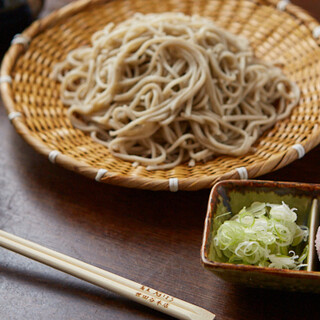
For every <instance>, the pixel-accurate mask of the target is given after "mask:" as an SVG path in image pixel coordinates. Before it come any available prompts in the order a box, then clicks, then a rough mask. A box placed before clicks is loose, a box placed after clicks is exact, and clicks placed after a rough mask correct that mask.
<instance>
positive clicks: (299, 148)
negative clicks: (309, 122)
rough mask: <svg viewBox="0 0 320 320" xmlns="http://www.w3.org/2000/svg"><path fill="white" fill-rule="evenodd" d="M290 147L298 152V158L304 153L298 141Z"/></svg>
mask: <svg viewBox="0 0 320 320" xmlns="http://www.w3.org/2000/svg"><path fill="white" fill-rule="evenodd" d="M292 148H293V149H295V150H296V151H297V152H298V158H299V159H301V158H302V157H303V156H304V155H305V154H306V151H305V150H304V147H303V145H302V144H300V143H297V144H295V145H293V146H292Z"/></svg>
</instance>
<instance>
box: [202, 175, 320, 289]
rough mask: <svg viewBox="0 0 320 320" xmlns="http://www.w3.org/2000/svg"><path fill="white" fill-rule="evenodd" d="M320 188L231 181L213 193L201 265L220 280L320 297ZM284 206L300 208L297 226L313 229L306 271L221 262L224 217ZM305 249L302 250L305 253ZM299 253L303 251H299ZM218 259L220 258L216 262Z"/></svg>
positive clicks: (284, 183) (266, 182)
mask: <svg viewBox="0 0 320 320" xmlns="http://www.w3.org/2000/svg"><path fill="white" fill-rule="evenodd" d="M319 200H320V185H316V184H304V183H291V182H290V183H289V182H273V181H259V180H242V181H239V180H228V181H222V182H219V183H217V184H216V185H215V186H214V187H213V188H212V190H211V193H210V198H209V203H208V210H207V216H206V221H205V227H204V234H203V243H202V248H201V261H202V264H203V266H204V267H205V268H206V269H208V270H210V271H212V272H213V273H214V274H216V275H217V276H219V277H220V278H222V279H224V280H227V281H230V282H233V283H236V284H241V285H246V286H251V287H262V288H274V289H284V290H290V291H311V292H317V293H320V266H319V263H318V259H317V257H316V252H315V248H314V247H315V246H314V238H315V231H316V228H317V227H318V226H319V220H318V219H319V207H318V205H317V203H318V201H319ZM255 201H258V202H269V203H279V204H280V203H281V202H282V201H284V202H285V203H286V204H288V205H289V207H290V208H292V207H294V208H297V216H298V217H297V221H296V222H297V224H299V225H306V226H308V227H309V228H310V230H309V231H310V234H309V253H308V259H307V267H306V268H304V269H302V270H286V269H275V268H267V267H259V266H251V265H241V264H231V263H226V262H221V261H218V259H219V258H218V257H217V255H216V254H215V247H214V243H213V238H214V236H215V234H216V232H217V230H218V228H219V226H220V225H221V224H222V223H223V222H224V220H227V219H230V216H228V217H227V216H224V217H219V219H215V217H217V216H218V215H221V214H222V213H226V212H231V213H232V214H233V213H238V212H239V210H241V209H242V208H243V207H244V206H246V207H249V206H250V205H251V204H252V202H255ZM302 249H303V248H300V250H302ZM298 250H299V249H298ZM215 257H216V258H215Z"/></svg>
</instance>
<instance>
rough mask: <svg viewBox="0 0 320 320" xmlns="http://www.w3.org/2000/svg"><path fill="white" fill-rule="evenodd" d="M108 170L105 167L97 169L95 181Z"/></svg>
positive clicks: (99, 179)
mask: <svg viewBox="0 0 320 320" xmlns="http://www.w3.org/2000/svg"><path fill="white" fill-rule="evenodd" d="M107 172H108V170H107V169H99V170H98V172H97V175H96V177H95V178H94V179H95V180H96V181H98V182H100V181H101V179H102V177H103V176H104V175H105V174H106V173H107Z"/></svg>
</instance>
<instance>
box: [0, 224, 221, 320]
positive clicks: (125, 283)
mask: <svg viewBox="0 0 320 320" xmlns="http://www.w3.org/2000/svg"><path fill="white" fill-rule="evenodd" d="M0 246H2V247H4V248H6V249H8V250H11V251H14V252H16V253H19V254H22V255H24V256H26V257H28V258H31V259H33V260H36V261H38V262H41V263H44V264H46V265H48V266H50V267H53V268H55V269H57V270H60V271H62V272H65V273H68V274H70V275H73V276H75V277H77V278H79V279H82V280H85V281H87V282H90V283H92V284H95V285H97V286H99V287H102V288H104V289H108V290H110V291H113V292H115V293H117V294H119V295H122V296H125V297H126V298H128V299H131V300H134V301H136V302H138V303H141V304H143V305H146V306H148V307H150V308H153V309H156V310H158V311H160V312H163V313H166V314H169V315H170V316H173V317H175V318H177V319H189V320H213V319H214V318H215V315H214V314H213V313H211V312H209V311H207V310H205V309H203V308H200V307H198V306H195V305H193V304H191V303H188V302H185V301H183V300H180V299H177V298H174V297H172V296H170V295H167V294H165V293H163V292H160V291H158V290H155V289H152V288H149V287H147V286H145V285H142V284H139V283H136V282H134V281H131V280H128V279H126V278H123V277H120V276H118V275H116V274H113V273H111V272H108V271H105V270H103V269H100V268H97V267H94V266H92V265H90V264H87V263H85V262H82V261H80V260H77V259H74V258H71V257H69V256H66V255H64V254H61V253H59V252H56V251H54V250H50V249H48V248H46V247H43V246H40V245H38V244H36V243H34V242H31V241H28V240H25V239H23V238H20V237H17V236H15V235H13V234H10V233H8V232H5V231H2V230H0Z"/></svg>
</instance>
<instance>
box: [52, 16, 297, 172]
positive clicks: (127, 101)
mask: <svg viewBox="0 0 320 320" xmlns="http://www.w3.org/2000/svg"><path fill="white" fill-rule="evenodd" d="M91 42H92V45H91V47H82V48H78V49H76V50H74V51H72V52H70V53H69V54H68V55H67V57H66V59H65V61H63V62H61V63H59V64H57V65H56V67H55V70H54V75H55V77H56V79H58V81H60V82H61V97H62V101H63V103H64V104H65V105H67V106H69V109H68V116H69V118H70V120H71V122H72V124H73V125H74V126H75V127H77V128H79V129H81V130H83V131H86V132H90V134H91V136H92V138H93V139H94V140H96V141H98V142H99V143H102V144H104V145H106V146H107V147H108V148H109V150H110V152H111V154H112V155H114V156H116V157H119V158H121V159H124V160H128V161H132V162H133V163H134V164H135V165H138V164H142V165H145V166H147V169H150V170H153V169H169V168H172V167H175V166H177V165H178V164H180V163H182V162H186V161H188V162H189V165H194V164H195V162H197V161H207V160H208V159H211V158H212V157H214V156H217V155H222V154H223V155H232V156H239V155H243V154H245V153H247V152H248V151H249V150H250V148H251V146H252V144H253V143H254V142H255V141H256V140H257V138H258V137H259V136H260V135H261V133H262V132H263V131H265V130H266V129H268V128H270V127H271V126H273V125H274V124H275V122H276V121H278V120H279V119H283V118H285V117H287V116H288V115H289V114H290V112H291V110H292V108H293V107H294V106H295V105H296V104H297V102H298V99H299V89H298V87H297V86H296V85H295V84H294V83H293V82H291V81H290V80H289V79H288V78H287V77H286V76H285V75H284V74H283V73H282V71H281V70H280V69H279V68H277V67H275V66H274V65H272V64H271V63H266V62H263V61H260V60H258V59H257V58H255V57H254V54H253V52H252V50H251V48H250V46H249V44H248V41H247V40H246V39H244V38H241V37H239V36H235V35H233V34H231V33H229V32H227V31H225V30H223V29H221V28H218V27H217V26H215V24H214V23H213V22H211V21H210V20H208V19H205V18H202V17H198V16H191V17H190V16H186V15H183V14H178V13H163V14H148V15H142V14H137V15H135V16H134V17H133V18H131V19H129V20H126V21H124V22H123V23H120V24H118V25H117V26H115V25H113V24H112V23H110V24H108V25H107V26H106V27H105V28H104V29H103V30H101V31H98V32H96V33H95V34H94V35H93V36H92V39H91Z"/></svg>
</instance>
